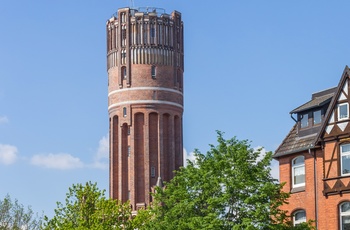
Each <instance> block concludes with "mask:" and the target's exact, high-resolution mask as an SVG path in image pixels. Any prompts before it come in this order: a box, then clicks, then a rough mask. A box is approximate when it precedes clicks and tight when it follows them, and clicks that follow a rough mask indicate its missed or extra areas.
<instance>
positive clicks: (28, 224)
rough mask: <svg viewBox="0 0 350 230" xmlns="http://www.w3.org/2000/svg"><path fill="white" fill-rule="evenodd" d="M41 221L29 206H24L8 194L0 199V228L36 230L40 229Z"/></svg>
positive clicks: (4, 229)
mask: <svg viewBox="0 0 350 230" xmlns="http://www.w3.org/2000/svg"><path fill="white" fill-rule="evenodd" d="M41 221H42V218H41V217H39V216H38V214H34V212H33V210H32V209H31V208H30V207H28V208H27V209H26V208H24V206H23V205H22V204H19V203H18V200H16V199H15V200H14V201H12V200H11V197H10V196H9V195H6V197H5V198H4V199H3V200H0V230H10V229H11V230H36V229H40V226H41Z"/></svg>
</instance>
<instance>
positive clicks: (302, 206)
mask: <svg viewBox="0 0 350 230" xmlns="http://www.w3.org/2000/svg"><path fill="white" fill-rule="evenodd" d="M349 76H350V69H349V68H348V67H345V70H344V72H343V75H342V77H341V79H340V82H339V85H338V86H337V87H334V88H331V89H328V90H325V91H321V92H318V93H315V94H313V95H312V99H311V100H310V101H309V102H307V103H305V104H303V105H302V106H300V107H298V108H296V109H295V110H293V111H292V112H291V114H292V116H294V117H296V118H294V120H295V121H296V124H295V125H294V127H293V128H292V130H291V131H290V133H289V134H288V135H287V137H286V138H285V139H284V140H283V142H282V144H281V145H280V146H279V148H278V149H277V150H276V152H275V155H274V158H275V159H277V160H278V161H279V169H280V182H285V186H284V188H283V190H284V191H285V192H291V197H290V199H289V200H288V202H289V203H288V204H285V205H283V207H282V208H283V209H284V210H287V211H288V212H289V214H290V215H291V218H292V219H293V215H294V213H296V211H299V210H302V211H304V212H305V214H306V220H314V221H315V223H314V225H315V226H316V227H317V229H320V230H328V229H349V227H350V221H349V220H350V209H348V207H350V203H348V202H350V165H349V164H348V163H347V162H348V161H347V159H348V157H347V156H346V155H344V154H347V152H345V150H344V153H342V150H341V148H342V146H345V145H347V144H349V143H350V115H349V103H350V97H349V96H348V95H349V93H348V92H350V91H349V85H350V84H349V82H350V80H349ZM344 104H345V105H347V110H346V109H344V110H342V111H341V110H340V109H339V107H340V105H344ZM319 115H321V117H320V118H319ZM303 119H304V120H303ZM319 119H320V120H319ZM302 123H303V124H302ZM342 154H343V157H342ZM300 156H303V157H304V161H303V164H302V165H303V167H304V173H303V171H302V170H299V169H296V168H297V167H298V165H297V164H296V161H294V160H295V159H297V157H300ZM344 156H345V157H344ZM293 170H294V171H293ZM298 170H299V171H298ZM293 175H296V176H299V177H300V175H301V176H302V178H303V179H304V180H305V185H304V186H302V185H303V183H299V182H298V181H293ZM294 178H296V177H294ZM294 180H297V179H294ZM298 183H299V184H298ZM300 185H301V186H300ZM341 206H343V207H344V209H343V210H341V209H340V207H341ZM347 209H348V210H347Z"/></svg>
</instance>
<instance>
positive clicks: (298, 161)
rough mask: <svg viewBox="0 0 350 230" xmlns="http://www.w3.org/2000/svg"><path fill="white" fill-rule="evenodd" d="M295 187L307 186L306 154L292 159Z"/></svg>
mask: <svg viewBox="0 0 350 230" xmlns="http://www.w3.org/2000/svg"><path fill="white" fill-rule="evenodd" d="M292 183H293V188H295V187H301V186H305V161H304V156H298V157H296V158H294V159H293V161H292Z"/></svg>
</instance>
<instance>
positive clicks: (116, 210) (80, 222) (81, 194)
mask: <svg viewBox="0 0 350 230" xmlns="http://www.w3.org/2000/svg"><path fill="white" fill-rule="evenodd" d="M44 219H45V223H44V225H43V229H65V230H69V229H75V230H76V229H78V230H85V229H94V230H105V229H132V222H131V208H130V205H129V204H128V203H124V204H122V203H121V202H120V201H118V200H113V199H107V198H106V197H105V191H104V190H102V191H101V190H99V189H98V188H97V184H96V183H91V182H87V183H86V184H85V186H84V185H82V184H76V185H73V186H72V187H71V188H69V192H68V193H67V195H66V200H65V204H62V203H60V202H57V208H56V209H55V216H54V217H53V218H52V219H49V218H48V217H46V216H45V218H44Z"/></svg>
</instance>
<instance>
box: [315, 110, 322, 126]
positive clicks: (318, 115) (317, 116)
mask: <svg viewBox="0 0 350 230" xmlns="http://www.w3.org/2000/svg"><path fill="white" fill-rule="evenodd" d="M313 115H314V125H317V124H320V123H321V120H322V117H321V110H317V111H314V114H313Z"/></svg>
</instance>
